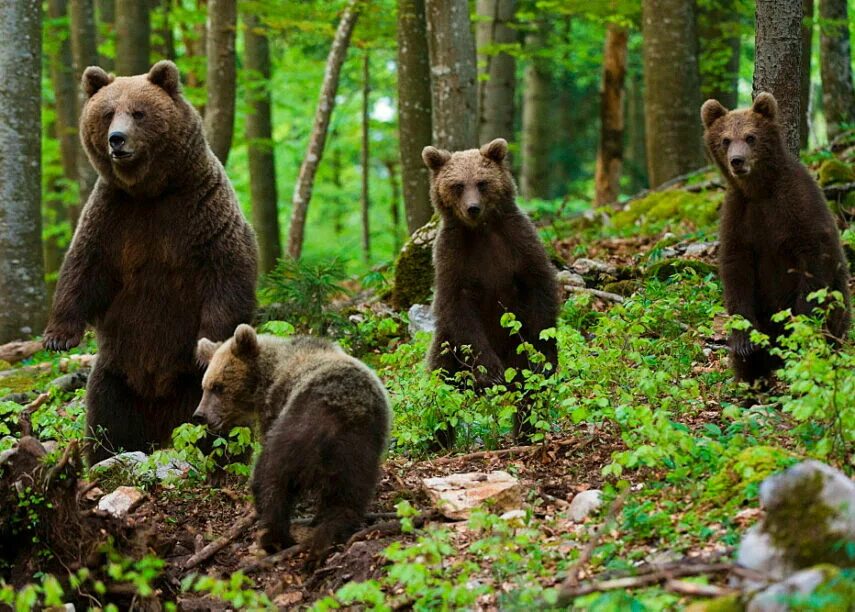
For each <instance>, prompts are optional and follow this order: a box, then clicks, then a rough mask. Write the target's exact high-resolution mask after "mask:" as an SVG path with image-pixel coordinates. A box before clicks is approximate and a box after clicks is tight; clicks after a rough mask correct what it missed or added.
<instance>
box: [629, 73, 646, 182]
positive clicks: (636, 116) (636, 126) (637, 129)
mask: <svg viewBox="0 0 855 612" xmlns="http://www.w3.org/2000/svg"><path fill="white" fill-rule="evenodd" d="M628 81H629V82H628V85H627V91H626V159H625V161H624V172H626V174H627V175H629V192H630V193H637V192H639V191H641V190H642V189H647V188H648V187H649V186H650V183H649V182H648V181H647V150H646V146H645V134H644V81H643V79H642V75H641V74H640V73H639V74H635V75H632V76H630V78H629V79H628Z"/></svg>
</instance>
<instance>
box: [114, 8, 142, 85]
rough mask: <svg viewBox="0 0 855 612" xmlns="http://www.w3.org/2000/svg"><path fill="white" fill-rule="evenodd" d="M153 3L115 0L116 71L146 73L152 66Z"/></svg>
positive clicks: (120, 74) (126, 73) (123, 73)
mask: <svg viewBox="0 0 855 612" xmlns="http://www.w3.org/2000/svg"><path fill="white" fill-rule="evenodd" d="M150 9H151V4H150V2H147V1H144V0H116V74H118V75H119V76H130V75H134V74H143V73H145V72H148V69H149V68H151V58H150V56H151V10H150Z"/></svg>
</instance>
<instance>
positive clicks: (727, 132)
mask: <svg viewBox="0 0 855 612" xmlns="http://www.w3.org/2000/svg"><path fill="white" fill-rule="evenodd" d="M777 117H778V103H777V102H776V101H775V98H774V96H772V94H770V93H768V92H763V93H760V94H758V96H757V98H756V99H755V100H754V104H753V105H752V106H751V108H745V109H740V110H732V111H728V110H727V109H726V108H725V107H724V106H722V105H721V103H719V102H718V101H717V100H707V101H706V102H704V104H703V106H701V120H702V121H703V124H704V142H705V144H706V146H707V150H708V151H709V153H710V155H711V156H712V158H713V160H715V162H716V164H717V165H718V167H719V168H720V169H721V172H722V174H723V175H724V176H725V177H726V178H727V179H728V180H729V181H731V182H735V183H737V184H740V183H745V182H746V181H750V180H752V178H755V177H757V176H761V175H763V174H765V173H767V172H768V171H769V170H773V169H774V168H775V167H776V166H777V163H778V160H779V159H780V157H781V156H782V155H783V154H784V144H783V140H782V136H781V129H780V127H779V125H778V122H777Z"/></svg>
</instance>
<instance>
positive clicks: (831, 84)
mask: <svg viewBox="0 0 855 612" xmlns="http://www.w3.org/2000/svg"><path fill="white" fill-rule="evenodd" d="M819 17H820V33H819V47H820V49H819V58H820V73H821V74H822V104H823V106H824V107H825V118H826V121H827V124H828V139H829V140H832V139H834V137H835V136H837V135H838V134H840V132H841V131H842V130H843V124H850V125H851V124H852V123H855V92H853V90H852V51H851V48H850V42H849V16H848V14H847V7H846V0H819Z"/></svg>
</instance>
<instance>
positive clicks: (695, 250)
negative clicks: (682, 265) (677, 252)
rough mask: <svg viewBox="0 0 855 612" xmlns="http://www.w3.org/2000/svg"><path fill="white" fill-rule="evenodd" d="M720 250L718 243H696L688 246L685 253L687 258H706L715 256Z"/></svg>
mask: <svg viewBox="0 0 855 612" xmlns="http://www.w3.org/2000/svg"><path fill="white" fill-rule="evenodd" d="M717 250H718V242H694V243H692V244H690V245H688V246H686V250H685V251H684V252H683V253H684V254H685V255H686V256H687V257H704V256H712V255H715V252H716V251H717Z"/></svg>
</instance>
